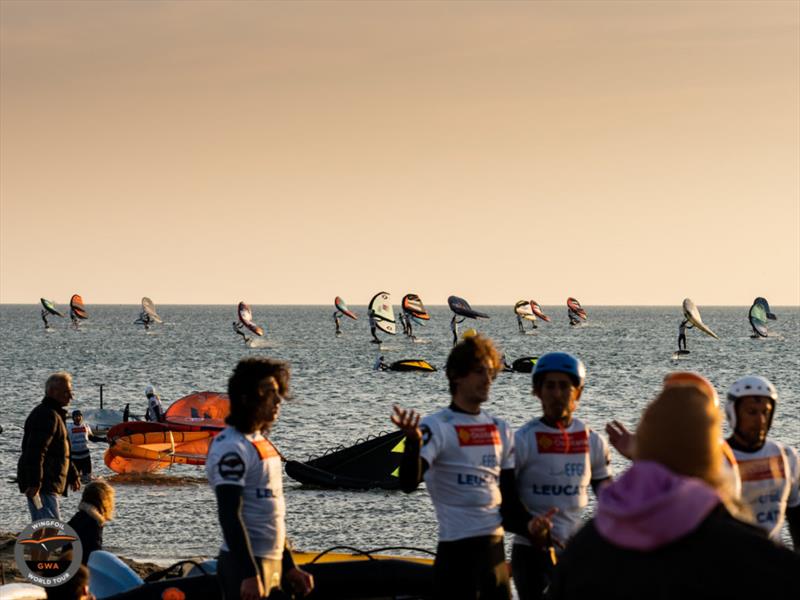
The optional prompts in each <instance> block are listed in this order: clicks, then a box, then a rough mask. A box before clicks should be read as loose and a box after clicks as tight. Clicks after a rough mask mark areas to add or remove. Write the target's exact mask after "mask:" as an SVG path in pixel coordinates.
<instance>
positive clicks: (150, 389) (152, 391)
mask: <svg viewBox="0 0 800 600" xmlns="http://www.w3.org/2000/svg"><path fill="white" fill-rule="evenodd" d="M144 395H145V396H147V397H148V398H149V397H150V396H155V395H156V388H154V387H153V386H152V385H148V386H147V387H146V388H144Z"/></svg>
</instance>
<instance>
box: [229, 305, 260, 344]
mask: <svg viewBox="0 0 800 600" xmlns="http://www.w3.org/2000/svg"><path fill="white" fill-rule="evenodd" d="M236 314H237V315H238V317H239V320H238V321H234V323H233V331H234V332H235V333H236V335H240V336H242V340H243V341H244V343H245V344H248V345H249V343H250V341H251V340H250V338H249V337H247V334H246V333H245V332H244V330H245V329H247V330H248V331H250V332H251V333H254V334H255V335H257V336H262V335H264V328H263V327H260V326H258V325H256V324H255V323H253V312H252V311H251V310H250V307H249V306H248V305H247V303H246V302H244V301H242V302H239V307H238V308H237V309H236Z"/></svg>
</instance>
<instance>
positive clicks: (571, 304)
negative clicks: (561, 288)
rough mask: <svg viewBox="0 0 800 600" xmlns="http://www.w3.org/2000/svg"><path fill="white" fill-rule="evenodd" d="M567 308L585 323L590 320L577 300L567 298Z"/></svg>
mask: <svg viewBox="0 0 800 600" xmlns="http://www.w3.org/2000/svg"><path fill="white" fill-rule="evenodd" d="M567 308H568V309H569V310H571V311H572V312H574V313H575V314H576V315H578V316H579V317H580V318H581V319H583V320H584V321H585V320H586V319H588V317H587V316H586V311H585V310H583V307H582V306H581V303H580V302H578V301H577V300H576V299H575V298H567Z"/></svg>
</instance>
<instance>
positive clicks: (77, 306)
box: [69, 294, 89, 319]
mask: <svg viewBox="0 0 800 600" xmlns="http://www.w3.org/2000/svg"><path fill="white" fill-rule="evenodd" d="M69 314H70V317H74V318H77V319H88V318H89V313H87V312H86V307H85V306H84V305H83V298H81V297H80V295H79V294H73V295H72V298H70V299H69Z"/></svg>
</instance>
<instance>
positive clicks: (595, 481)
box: [589, 430, 613, 496]
mask: <svg viewBox="0 0 800 600" xmlns="http://www.w3.org/2000/svg"><path fill="white" fill-rule="evenodd" d="M589 460H590V465H591V469H592V475H591V486H592V491H594V495H595V496H597V494H598V492H599V491H600V488H601V487H602V486H603V484H604V483H605V482H607V481H609V480H611V477H612V475H613V473H612V471H611V467H610V466H609V465H610V463H611V456H610V454H609V450H608V441H606V438H604V437H603V436H602V435H599V434H598V433H597V432H596V431H592V430H590V431H589Z"/></svg>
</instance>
